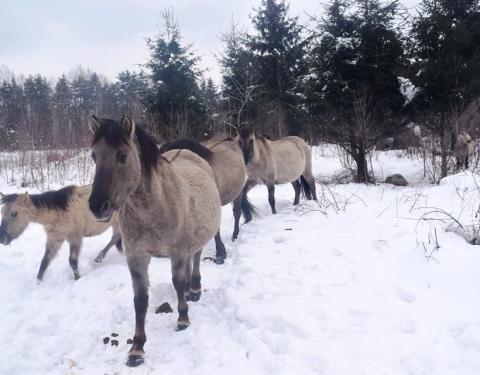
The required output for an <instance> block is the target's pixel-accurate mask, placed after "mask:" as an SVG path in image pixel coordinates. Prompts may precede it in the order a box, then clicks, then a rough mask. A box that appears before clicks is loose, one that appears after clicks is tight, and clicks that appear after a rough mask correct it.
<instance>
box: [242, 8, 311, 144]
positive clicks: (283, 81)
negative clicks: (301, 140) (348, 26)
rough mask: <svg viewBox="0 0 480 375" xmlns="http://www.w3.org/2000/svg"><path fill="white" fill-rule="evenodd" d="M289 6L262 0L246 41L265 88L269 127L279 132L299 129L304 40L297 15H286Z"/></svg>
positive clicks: (264, 97) (262, 99)
mask: <svg viewBox="0 0 480 375" xmlns="http://www.w3.org/2000/svg"><path fill="white" fill-rule="evenodd" d="M288 9H289V7H288V5H287V4H286V3H285V2H284V1H283V0H262V3H261V5H260V7H259V8H258V9H256V14H255V15H254V17H253V19H252V22H253V26H254V28H255V32H256V33H255V34H254V35H253V36H252V37H251V40H250V43H249V45H250V48H251V50H252V52H253V53H254V54H255V59H256V61H257V65H258V69H259V75H260V77H261V79H262V80H261V83H262V85H263V89H264V95H263V96H262V98H261V106H262V107H263V108H266V109H267V110H268V111H269V112H270V115H269V116H268V118H267V119H266V120H267V121H266V122H267V123H270V124H271V125H270V129H268V130H275V131H276V132H277V133H278V135H280V136H281V135H282V134H283V133H285V132H287V131H288V132H289V133H298V132H299V130H300V129H299V128H298V125H299V124H297V123H296V121H295V119H296V115H297V111H298V110H299V108H301V104H302V99H303V96H302V95H301V91H302V89H301V86H300V83H301V77H302V76H303V75H304V73H305V68H306V67H305V64H304V55H305V43H306V40H305V39H304V38H303V37H302V27H301V26H300V25H299V23H298V18H297V17H289V15H288ZM275 126H276V127H277V128H276V129H275V128H274V127H275Z"/></svg>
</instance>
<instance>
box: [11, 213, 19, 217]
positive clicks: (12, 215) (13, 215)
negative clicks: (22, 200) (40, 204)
mask: <svg viewBox="0 0 480 375" xmlns="http://www.w3.org/2000/svg"><path fill="white" fill-rule="evenodd" d="M10 216H11V217H17V216H18V212H12V213H11V214H10Z"/></svg>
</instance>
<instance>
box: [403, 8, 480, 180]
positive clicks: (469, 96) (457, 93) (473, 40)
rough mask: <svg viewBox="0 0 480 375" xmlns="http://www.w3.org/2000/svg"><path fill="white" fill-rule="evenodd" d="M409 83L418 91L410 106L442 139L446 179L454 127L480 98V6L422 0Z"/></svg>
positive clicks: (414, 35)
mask: <svg viewBox="0 0 480 375" xmlns="http://www.w3.org/2000/svg"><path fill="white" fill-rule="evenodd" d="M412 40H413V42H412V48H411V55H412V59H413V61H414V63H413V70H412V77H411V80H412V82H413V84H414V85H415V86H416V87H417V89H418V94H417V95H416V97H415V100H414V102H413V103H412V106H413V107H414V109H415V110H416V112H417V114H421V115H422V117H423V120H424V123H425V125H426V126H428V127H429V128H430V129H431V130H433V131H434V132H435V133H436V134H438V135H439V136H440V137H441V139H442V142H441V149H442V152H441V154H442V176H446V175H447V155H448V149H449V147H450V145H451V143H452V141H453V140H452V139H451V138H452V134H454V133H455V132H456V131H457V130H458V129H454V123H455V121H454V120H453V118H452V114H453V113H454V112H457V111H461V110H463V109H464V108H465V107H466V106H468V104H470V103H471V102H472V101H473V100H474V99H475V98H477V97H478V96H479V95H480V75H479V74H478V72H479V71H480V2H479V1H478V0H462V1H452V0H423V1H422V2H421V4H420V7H419V15H418V17H416V18H415V19H414V21H413V27H412Z"/></svg>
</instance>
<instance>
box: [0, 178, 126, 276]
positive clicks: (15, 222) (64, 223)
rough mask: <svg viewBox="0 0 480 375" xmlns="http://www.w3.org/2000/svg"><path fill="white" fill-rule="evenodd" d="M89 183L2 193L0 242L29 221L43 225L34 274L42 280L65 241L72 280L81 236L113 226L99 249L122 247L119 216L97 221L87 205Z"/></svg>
mask: <svg viewBox="0 0 480 375" xmlns="http://www.w3.org/2000/svg"><path fill="white" fill-rule="evenodd" d="M90 191H91V186H90V185H87V186H81V187H78V186H68V187H65V188H63V189H60V190H57V191H48V192H45V193H43V194H32V195H29V194H28V193H25V194H11V195H1V203H2V204H3V207H2V224H1V225H0V243H2V244H3V245H8V244H10V242H11V241H12V240H14V239H16V238H18V237H19V236H20V235H21V234H22V233H23V232H24V230H25V229H26V228H27V226H28V224H29V223H31V222H35V223H39V224H41V225H43V228H44V229H45V232H46V233H47V244H46V250H45V255H44V256H43V259H42V262H41V264H40V269H39V271H38V275H37V278H38V280H42V278H43V274H44V273H45V270H46V269H47V267H48V265H49V264H50V261H51V260H52V259H53V258H54V257H55V255H56V254H57V252H58V250H59V249H60V247H61V246H62V243H63V242H64V241H68V243H69V244H70V258H69V263H70V267H71V268H72V270H73V276H74V278H75V280H77V279H78V278H79V277H80V273H79V271H78V255H79V253H80V248H81V246H82V240H83V238H84V237H91V236H96V235H98V234H101V233H103V232H105V231H106V230H107V229H108V228H110V227H111V226H113V235H112V239H111V240H110V242H109V243H108V244H107V246H106V247H105V248H104V249H103V250H102V252H107V251H108V249H110V247H112V246H113V245H117V248H118V249H119V250H121V238H120V231H119V228H118V217H117V215H115V216H113V217H112V218H111V220H108V221H106V222H103V223H99V222H97V221H96V220H95V217H94V216H93V215H92V213H91V212H90V210H89V208H88V198H89V197H90Z"/></svg>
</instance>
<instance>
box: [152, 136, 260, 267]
mask: <svg viewBox="0 0 480 375" xmlns="http://www.w3.org/2000/svg"><path fill="white" fill-rule="evenodd" d="M176 149H187V150H190V151H192V152H194V153H196V154H198V155H200V156H202V157H204V158H206V159H207V160H208V163H209V164H210V167H211V168H212V170H213V173H214V175H215V182H216V184H217V188H218V191H219V193H220V201H221V203H222V206H225V205H227V204H229V203H233V217H234V220H235V223H234V230H233V235H232V240H233V241H234V240H236V239H237V237H238V233H239V231H240V225H239V224H240V215H241V212H242V211H243V212H244V215H245V216H246V217H247V216H248V215H250V217H251V216H252V215H253V214H254V212H255V210H254V207H253V206H252V205H251V204H250V202H249V201H248V199H247V198H246V197H245V198H244V199H242V197H243V188H244V186H245V182H246V177H247V170H246V168H245V162H244V160H243V153H242V150H241V149H240V147H238V145H237V144H235V143H234V142H232V141H230V140H223V141H213V140H212V141H208V142H205V143H204V144H203V145H202V144H200V143H197V142H194V141H190V140H188V139H181V140H178V141H176V142H172V143H166V144H164V145H163V146H162V147H161V148H160V152H162V153H163V152H166V151H169V150H176ZM215 247H216V257H215V263H217V264H223V263H224V260H225V258H226V257H227V252H226V250H225V245H224V244H223V241H222V237H221V236H220V230H219V231H218V232H217V233H216V234H215Z"/></svg>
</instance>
